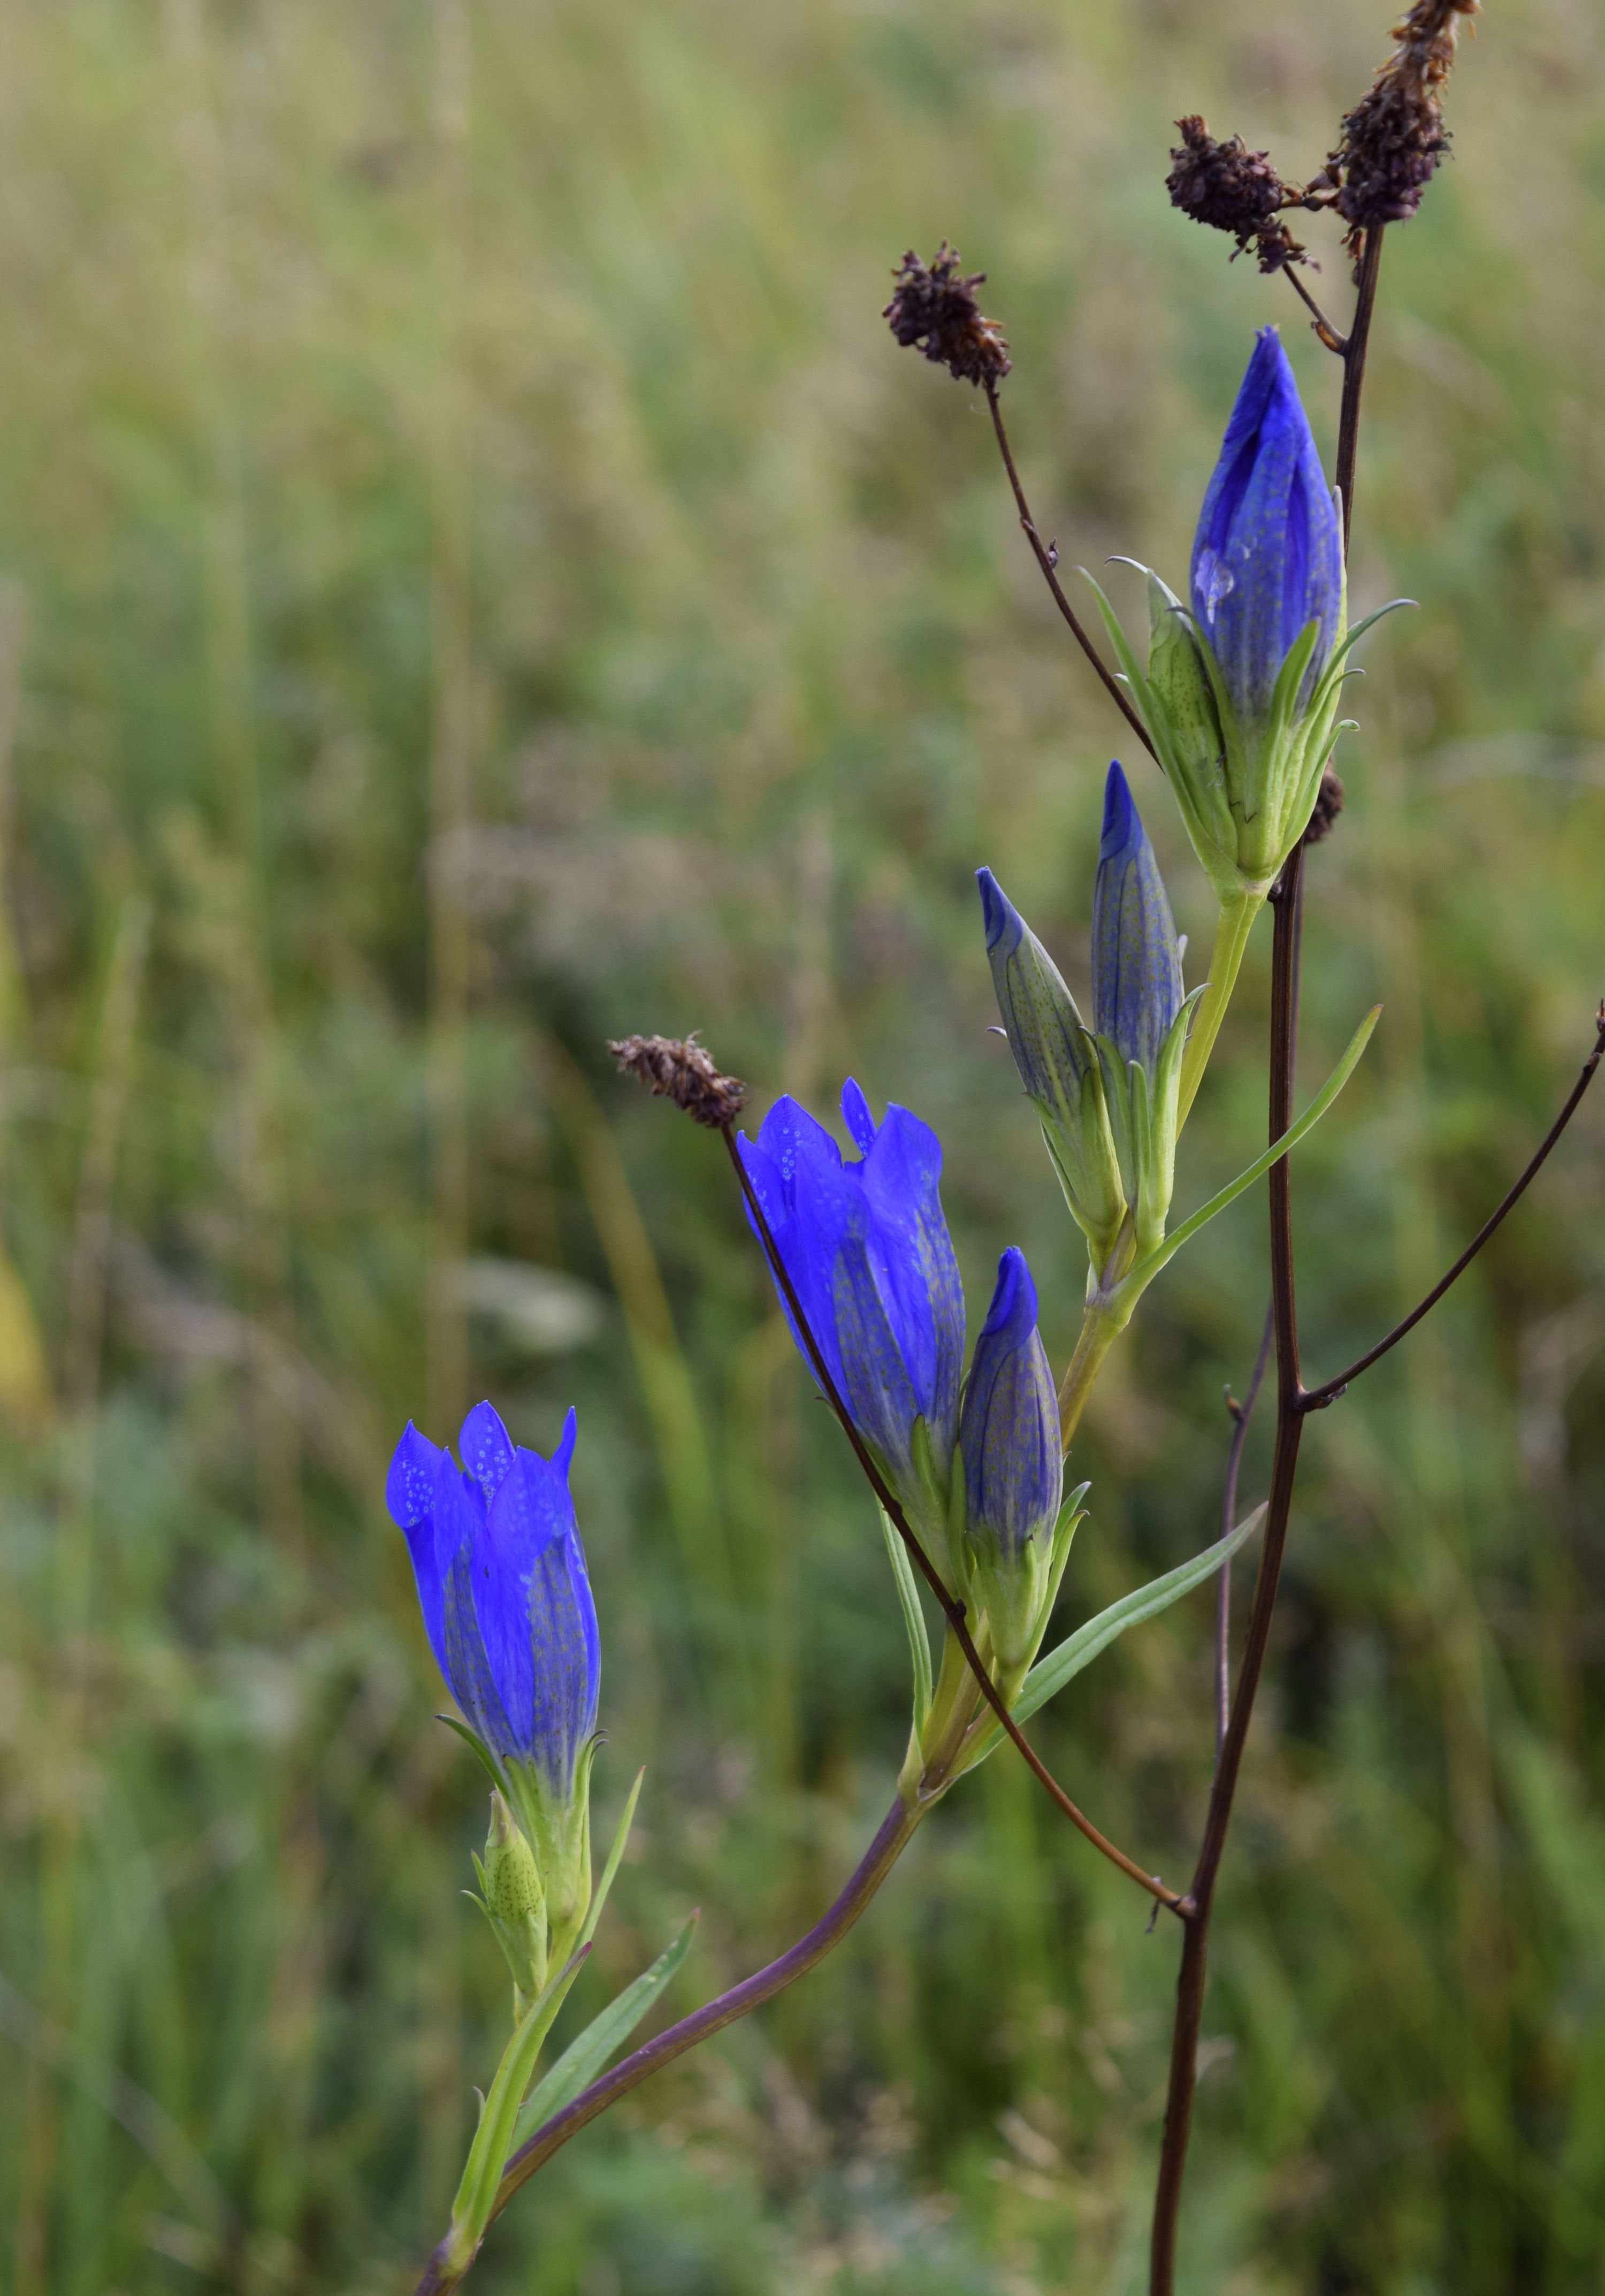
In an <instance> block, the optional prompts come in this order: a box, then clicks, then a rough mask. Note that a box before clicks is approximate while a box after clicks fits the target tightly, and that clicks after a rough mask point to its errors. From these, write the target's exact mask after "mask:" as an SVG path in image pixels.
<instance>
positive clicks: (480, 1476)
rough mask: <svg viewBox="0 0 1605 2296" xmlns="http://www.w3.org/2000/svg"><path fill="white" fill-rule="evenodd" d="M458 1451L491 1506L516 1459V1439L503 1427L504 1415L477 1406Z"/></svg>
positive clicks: (486, 1404) (467, 1421)
mask: <svg viewBox="0 0 1605 2296" xmlns="http://www.w3.org/2000/svg"><path fill="white" fill-rule="evenodd" d="M457 1449H458V1451H459V1453H460V1454H461V1456H462V1459H463V1465H464V1466H465V1467H466V1468H467V1470H468V1472H469V1473H470V1474H471V1476H472V1477H473V1479H474V1480H475V1482H477V1483H478V1484H479V1488H480V1489H481V1490H482V1491H483V1492H484V1494H485V1499H486V1504H487V1505H489V1503H490V1501H491V1500H492V1499H493V1498H495V1495H496V1490H497V1487H498V1486H499V1484H500V1483H501V1480H502V1478H503V1476H504V1474H505V1473H506V1472H507V1470H508V1468H509V1467H511V1466H512V1456H513V1444H512V1436H511V1435H510V1434H509V1433H508V1432H507V1430H506V1428H505V1427H504V1426H503V1424H502V1420H501V1415H500V1414H499V1413H498V1412H496V1411H495V1410H494V1409H493V1408H492V1406H490V1405H489V1404H488V1403H476V1404H475V1406H474V1407H473V1409H472V1410H471V1412H470V1413H469V1415H468V1416H467V1418H466V1419H465V1420H464V1421H463V1431H462V1433H461V1434H460V1435H459V1436H458V1438H457Z"/></svg>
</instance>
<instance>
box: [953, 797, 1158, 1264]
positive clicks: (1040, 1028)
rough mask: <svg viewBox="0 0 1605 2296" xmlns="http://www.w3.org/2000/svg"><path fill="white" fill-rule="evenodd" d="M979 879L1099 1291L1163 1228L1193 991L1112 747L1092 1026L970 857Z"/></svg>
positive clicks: (1007, 1029) (1096, 887) (1005, 1014)
mask: <svg viewBox="0 0 1605 2296" xmlns="http://www.w3.org/2000/svg"><path fill="white" fill-rule="evenodd" d="M976 881H977V883H978V884H979V887H980V894H981V915H982V919H983V922H984V923H985V926H986V933H987V958H988V961H989V962H990V964H991V966H992V980H993V987H994V988H995V991H996V994H997V1005H998V1012H999V1013H1000V1014H1001V1016H1002V1019H1003V1033H1004V1035H1005V1036H1006V1037H1008V1040H1009V1048H1010V1050H1011V1052H1012V1054H1014V1062H1015V1066H1016V1067H1017V1068H1018V1070H1020V1082H1021V1084H1022V1085H1023V1086H1024V1087H1025V1089H1026V1094H1027V1096H1028V1099H1029V1100H1030V1101H1031V1103H1033V1105H1034V1106H1035V1108H1036V1113H1037V1115H1038V1117H1039V1118H1040V1119H1041V1121H1042V1128H1043V1138H1044V1141H1045V1142H1046V1144H1047V1150H1048V1154H1049V1156H1050V1158H1051V1159H1052V1164H1053V1169H1054V1170H1055V1171H1056V1172H1057V1173H1058V1175H1059V1181H1060V1186H1061V1187H1062V1189H1063V1191H1064V1196H1065V1201H1066V1202H1067V1204H1068V1205H1069V1209H1070V1212H1071V1215H1072V1217H1073V1218H1074V1219H1075V1220H1076V1222H1077V1226H1079V1227H1080V1228H1081V1230H1082V1232H1083V1234H1085V1237H1086V1240H1087V1248H1088V1254H1089V1259H1090V1262H1091V1267H1090V1274H1089V1279H1088V1281H1089V1292H1090V1294H1091V1296H1093V1297H1094V1298H1096V1297H1098V1296H1099V1295H1100V1294H1101V1293H1102V1292H1107V1291H1108V1290H1110V1288H1111V1287H1112V1286H1113V1285H1114V1284H1115V1283H1118V1281H1119V1280H1120V1278H1121V1277H1122V1276H1123V1275H1125V1274H1126V1271H1127V1270H1128V1269H1129V1268H1130V1267H1132V1265H1133V1264H1134V1261H1135V1260H1136V1259H1140V1258H1142V1256H1144V1255H1145V1254H1147V1253H1149V1252H1151V1251H1153V1250H1155V1249H1156V1248H1157V1246H1158V1244H1159V1242H1160V1241H1161V1239H1162V1238H1163V1236H1164V1233H1165V1219H1166V1215H1167V1212H1168V1210H1169V1208H1170V1198H1171V1193H1172V1191H1173V1189H1174V1186H1175V1143H1176V1135H1177V1132H1178V1130H1179V1128H1180V1114H1179V1109H1178V1095H1179V1092H1180V1086H1181V1073H1182V1061H1183V1053H1184V1050H1185V1047H1186V1042H1187V1029H1188V1022H1189V1019H1190V1017H1191V1008H1192V1005H1193V1003H1194V1001H1195V1000H1194V999H1193V998H1190V997H1189V996H1187V995H1186V993H1185V990H1184V988H1183V980H1182V943H1181V942H1180V941H1179V940H1178V939H1177V938H1176V930H1175V920H1174V919H1173V917H1172V915H1171V914H1170V901H1169V898H1168V897H1167V893H1166V891H1165V881H1164V879H1163V878H1162V877H1161V876H1160V874H1159V862H1158V861H1157V860H1156V858H1155V857H1154V850H1153V847H1152V846H1151V844H1150V842H1149V839H1148V832H1147V831H1146V830H1145V829H1144V828H1143V826H1142V817H1141V816H1140V815H1139V814H1138V811H1137V808H1136V804H1135V801H1134V799H1133V797H1132V793H1131V789H1130V786H1129V784H1128V783H1127V782H1126V775H1125V774H1124V773H1123V772H1122V771H1121V769H1120V766H1119V763H1118V760H1117V761H1116V763H1114V764H1113V765H1111V766H1110V769H1109V778H1108V780H1107V782H1106V783H1105V784H1104V795H1103V833H1102V836H1101V839H1100V841H1099V847H1098V873H1097V877H1096V880H1095V881H1094V884H1093V949H1092V959H1093V963H1092V971H1093V1027H1092V1028H1091V1029H1088V1028H1087V1027H1086V1025H1085V1022H1084V1021H1083V1020H1082V1017H1081V1013H1080V1012H1079V1010H1078V1009H1077V1004H1076V1000H1075V998H1074V997H1073V996H1071V994H1070V992H1069V988H1067V987H1066V985H1065V981H1064V977H1063V975H1062V974H1061V973H1060V970H1059V968H1058V966H1057V965H1056V964H1054V962H1053V960H1052V957H1051V956H1050V955H1048V952H1047V950H1046V949H1045V948H1044V947H1043V945H1042V943H1041V942H1040V941H1039V940H1038V939H1037V938H1036V934H1035V933H1034V932H1033V931H1031V929H1030V927H1029V926H1028V924H1027V923H1026V921H1025V919H1024V918H1023V917H1022V916H1021V915H1020V912H1019V910H1018V909H1016V908H1015V906H1014V905H1013V903H1012V902H1011V900H1010V899H1009V897H1008V895H1007V894H1006V893H1005V892H1004V891H1003V887H1002V886H1001V885H1000V884H999V883H998V881H997V880H996V878H995V876H994V875H993V873H992V872H991V870H990V869H979V870H977V872H976Z"/></svg>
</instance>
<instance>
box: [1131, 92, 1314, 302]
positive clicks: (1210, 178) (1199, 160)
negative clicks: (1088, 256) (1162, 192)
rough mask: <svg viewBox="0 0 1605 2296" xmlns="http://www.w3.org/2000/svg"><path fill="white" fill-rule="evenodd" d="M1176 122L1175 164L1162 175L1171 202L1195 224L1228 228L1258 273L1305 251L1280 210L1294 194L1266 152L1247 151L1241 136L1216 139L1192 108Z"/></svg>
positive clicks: (1295, 258) (1276, 268)
mask: <svg viewBox="0 0 1605 2296" xmlns="http://www.w3.org/2000/svg"><path fill="white" fill-rule="evenodd" d="M1176 126H1177V127H1179V128H1180V130H1181V134H1182V140H1181V143H1180V144H1179V145H1177V146H1176V147H1175V149H1173V151H1172V152H1171V154H1170V156H1171V159H1172V160H1173V161H1174V163H1175V164H1174V165H1173V167H1172V168H1171V170H1170V173H1169V175H1168V176H1166V178H1165V188H1166V190H1167V192H1168V193H1170V200H1171V205H1172V206H1173V207H1178V208H1180V209H1181V210H1182V213H1183V215H1189V216H1191V217H1192V220H1193V221H1194V223H1204V224H1208V225H1210V227H1211V229H1213V230H1215V231H1226V232H1230V233H1231V234H1232V238H1233V239H1235V240H1236V242H1237V251H1238V253H1239V254H1240V255H1241V253H1242V251H1243V250H1244V249H1245V248H1248V247H1252V248H1253V249H1254V250H1255V255H1256V258H1257V262H1258V264H1259V267H1260V269H1261V270H1262V271H1280V270H1281V268H1282V265H1283V264H1284V263H1296V262H1298V261H1300V260H1301V259H1302V258H1303V255H1304V250H1303V248H1302V247H1300V245H1299V244H1298V241H1297V240H1296V239H1295V238H1294V237H1293V234H1292V233H1291V232H1290V230H1289V229H1288V227H1287V225H1286V224H1285V223H1283V222H1282V218H1281V215H1280V212H1279V210H1280V209H1281V208H1282V205H1283V203H1284V201H1286V200H1287V199H1288V198H1289V197H1290V196H1294V197H1296V196H1298V194H1296V193H1293V194H1290V193H1289V189H1288V186H1287V185H1286V184H1284V183H1283V182H1282V176H1281V174H1280V172H1279V171H1278V169H1277V168H1275V167H1274V166H1273V163H1272V160H1271V155H1270V153H1269V152H1250V151H1249V147H1248V145H1247V144H1246V143H1244V142H1243V139H1242V137H1241V135H1229V136H1228V137H1227V138H1226V140H1225V141H1224V143H1217V142H1216V139H1215V137H1214V136H1213V135H1210V133H1209V127H1208V121H1207V120H1205V119H1201V118H1200V115H1199V114H1198V113H1197V112H1196V111H1194V112H1190V113H1189V114H1188V116H1187V118H1186V119H1178V120H1177V121H1176Z"/></svg>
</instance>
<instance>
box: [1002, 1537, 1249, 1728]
mask: <svg viewBox="0 0 1605 2296" xmlns="http://www.w3.org/2000/svg"><path fill="white" fill-rule="evenodd" d="M1264 1520H1265V1508H1264V1507H1263V1506H1257V1507H1256V1508H1255V1510H1254V1512H1253V1513H1252V1514H1251V1515H1248V1516H1245V1518H1244V1519H1243V1521H1241V1522H1240V1523H1239V1524H1238V1526H1237V1529H1235V1530H1232V1531H1228V1532H1227V1534H1226V1536H1225V1538H1217V1539H1216V1542H1215V1545H1214V1546H1207V1547H1206V1548H1205V1549H1204V1551H1203V1553H1202V1554H1195V1555H1194V1556H1193V1557H1192V1560H1191V1562H1183V1563H1178V1565H1177V1566H1176V1568H1175V1570H1167V1572H1166V1573H1165V1575H1164V1577H1163V1578H1162V1579H1151V1580H1150V1582H1149V1584H1148V1585H1147V1586H1146V1587H1138V1588H1137V1590H1136V1592H1135V1593H1134V1594H1132V1595H1122V1596H1121V1598H1120V1600H1119V1601H1118V1603H1110V1606H1109V1608H1108V1610H1107V1611H1099V1613H1098V1615H1097V1617H1096V1618H1095V1619H1089V1620H1087V1622H1086V1624H1085V1627H1078V1628H1077V1629H1076V1632H1075V1633H1074V1634H1073V1635H1071V1636H1069V1639H1068V1641H1065V1642H1062V1643H1060V1645H1059V1647H1058V1649H1057V1650H1054V1651H1050V1652H1049V1653H1048V1655H1047V1657H1046V1658H1044V1659H1040V1660H1038V1661H1037V1663H1036V1665H1035V1666H1034V1667H1033V1668H1032V1669H1031V1671H1030V1673H1029V1674H1028V1676H1027V1677H1026V1679H1025V1682H1024V1684H1023V1685H1022V1686H1021V1689H1020V1696H1019V1698H1018V1699H1017V1700H1016V1701H1015V1705H1014V1716H1015V1719H1016V1720H1017V1721H1020V1722H1023V1721H1025V1720H1026V1718H1028V1716H1029V1715H1032V1714H1035V1713H1036V1711H1037V1710H1038V1708H1039V1707H1043V1706H1045V1705H1046V1704H1047V1702H1048V1701H1049V1699H1050V1698H1052V1697H1053V1696H1054V1695H1055V1693H1057V1692H1059V1691H1060V1690H1062V1689H1063V1688H1064V1685H1065V1684H1066V1683H1067V1682H1069V1681H1070V1680H1071V1679H1072V1678H1073V1677H1075V1676H1076V1675H1078V1674H1079V1673H1080V1672H1081V1669H1082V1668H1083V1667H1085V1666H1090V1665H1091V1664H1092V1662H1093V1659H1095V1658H1096V1657H1097V1656H1098V1654H1099V1652H1101V1651H1104V1650H1107V1649H1108V1647H1109V1645H1110V1643H1112V1642H1114V1641H1115V1640H1116V1639H1117V1638H1118V1636H1121V1635H1123V1634H1124V1633H1125V1632H1126V1628H1128V1627H1138V1626H1141V1625H1142V1621H1143V1620H1144V1619H1152V1618H1157V1617H1158V1615H1159V1612H1160V1611H1167V1610H1168V1609H1169V1608H1170V1605H1171V1604H1172V1603H1179V1602H1180V1600H1181V1598H1182V1596H1183V1595H1188V1594H1191V1591H1192V1589H1193V1588H1194V1587H1197V1586H1199V1585H1200V1583H1201V1582H1202V1581H1203V1580H1204V1579H1209V1578H1213V1576H1214V1574H1215V1573H1216V1571H1217V1570H1219V1569H1220V1567H1221V1564H1222V1563H1223V1562H1230V1561H1231V1559H1232V1556H1233V1555H1234V1554H1236V1552H1237V1550H1238V1548H1239V1547H1240V1546H1241V1545H1242V1544H1243V1541H1244V1540H1245V1539H1247V1538H1252V1536H1253V1534H1254V1533H1255V1531H1256V1530H1257V1529H1258V1528H1259V1526H1260V1524H1261V1523H1262V1522H1263V1521H1264Z"/></svg>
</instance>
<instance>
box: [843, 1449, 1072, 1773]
mask: <svg viewBox="0 0 1605 2296" xmlns="http://www.w3.org/2000/svg"><path fill="white" fill-rule="evenodd" d="M963 1488H964V1478H963V1469H962V1462H961V1461H959V1460H957V1459H956V1458H955V1462H954V1489H955V1491H957V1492H958V1493H959V1494H960V1496H959V1497H958V1498H957V1499H956V1500H955V1502H954V1523H953V1529H952V1537H953V1545H954V1554H955V1557H957V1558H959V1562H958V1567H959V1570H960V1579H959V1587H958V1592H959V1597H960V1599H961V1600H962V1602H963V1603H964V1607H965V1613H966V1619H965V1623H966V1625H967V1627H968V1628H969V1631H970V1638H971V1640H972V1641H973V1643H974V1644H975V1648H976V1652H977V1655H978V1656H979V1659H980V1661H981V1663H982V1665H983V1666H984V1667H985V1668H986V1669H987V1673H988V1675H989V1676H990V1677H991V1679H992V1680H993V1682H994V1683H995V1685H996V1686H997V1689H998V1692H999V1694H1000V1695H1001V1696H1002V1698H1003V1701H1004V1702H1005V1704H1007V1703H1010V1702H1012V1700H1013V1698H1014V1697H1015V1695H1016V1693H1017V1692H1018V1691H1019V1688H1020V1684H1021V1683H1022V1682H1023V1681H1024V1679H1025V1677H1026V1676H1027V1674H1028V1671H1029V1669H1030V1667H1031V1663H1032V1661H1033V1660H1034V1659H1035V1658H1036V1652H1037V1651H1038V1650H1039V1649H1040V1648H1041V1646H1042V1640H1043V1637H1044V1635H1045V1634H1046V1632H1047V1630H1048V1622H1049V1620H1050V1619H1051V1618H1052V1614H1053V1606H1054V1604H1055V1603H1056V1602H1057V1601H1058V1599H1059V1589H1060V1582H1061V1580H1062V1579H1063V1577H1064V1571H1065V1565H1066V1563H1067V1562H1068V1561H1069V1553H1070V1542H1071V1540H1072V1539H1073V1538H1074V1537H1075V1535H1076V1526H1077V1523H1079V1522H1080V1521H1082V1519H1083V1516H1082V1512H1081V1501H1082V1500H1083V1498H1085V1496H1086V1492H1087V1489H1088V1488H1089V1487H1088V1485H1087V1484H1085V1483H1083V1484H1081V1485H1080V1486H1079V1487H1078V1488H1077V1489H1076V1490H1074V1491H1071V1492H1070V1493H1069V1495H1068V1496H1067V1497H1066V1498H1065V1499H1064V1501H1063V1503H1062V1505H1060V1510H1059V1514H1058V1517H1057V1519H1056V1521H1054V1523H1053V1524H1052V1528H1051V1529H1047V1530H1044V1531H1040V1532H1038V1533H1037V1534H1036V1536H1035V1537H1034V1538H1028V1539H1027V1540H1025V1541H1024V1542H1023V1545H1022V1547H1021V1549H1020V1552H1019V1553H1017V1554H1012V1555H1009V1556H1005V1555H1004V1554H1003V1553H1002V1552H1001V1550H999V1549H998V1547H997V1546H996V1543H995V1541H990V1540H987V1539H983V1538H971V1537H970V1532H969V1529H968V1527H967V1525H966V1523H965V1521H964V1505H963V1499H962V1492H963ZM881 1528H882V1530H883V1531H884V1533H885V1537H886V1546H887V1554H888V1557H889V1559H890V1562H891V1566H892V1573H893V1576H894V1578H895V1579H896V1580H897V1594H898V1597H899V1600H900V1602H901V1604H902V1610H903V1621H904V1625H905V1628H907V1631H908V1643H909V1652H910V1656H911V1658H912V1660H913V1679H914V1700H913V1726H912V1728H911V1730H910V1733H909V1741H908V1752H907V1756H906V1758H905V1761H904V1765H903V1771H902V1775H901V1779H900V1781H899V1784H900V1790H901V1792H902V1794H903V1798H904V1800H905V1801H906V1802H907V1803H908V1804H909V1806H910V1808H923V1807H925V1806H928V1805H929V1803H930V1802H931V1801H934V1800H936V1799H937V1798H938V1796H939V1795H941V1794H943V1793H945V1792H946V1790H947V1788H948V1786H950V1785H951V1784H952V1783H953V1781H954V1778H955V1777H957V1776H958V1775H960V1774H961V1768H962V1767H969V1765H968V1764H967V1763H964V1764H961V1763H960V1760H959V1756H960V1750H961V1748H962V1746H963V1745H964V1743H965V1741H966V1735H967V1734H968V1733H970V1731H971V1730H972V1728H973V1726H974V1723H975V1719H976V1714H977V1709H978V1706H979V1704H980V1702H981V1692H980V1690H979V1687H978V1685H977V1684H976V1680H975V1677H974V1675H973V1673H972V1672H971V1670H970V1662H969V1661H968V1659H967V1658H966V1657H965V1655H964V1652H963V1651H962V1649H961V1647H960V1645H959V1641H958V1637H957V1636H956V1635H954V1632H953V1630H952V1628H948V1629H947V1631H946V1633H945V1635H944V1636H943V1639H942V1656H941V1664H940V1667H939V1669H937V1670H936V1671H935V1672H934V1675H933V1669H932V1665H931V1651H930V1641H929V1635H928V1634H927V1631H926V1626H925V1614H924V1611H923V1610H922V1608H921V1601H920V1589H919V1582H918V1579H917V1578H916V1575H915V1571H914V1567H913V1564H912V1563H911V1562H910V1561H909V1558H908V1553H907V1550H906V1548H905V1546H904V1544H903V1541H902V1539H901V1538H900V1537H899V1535H898V1533H897V1529H896V1527H895V1526H894V1525H893V1524H892V1523H891V1522H890V1521H888V1520H887V1518H886V1516H885V1514H884V1513H883V1514H882V1516H881Z"/></svg>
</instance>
